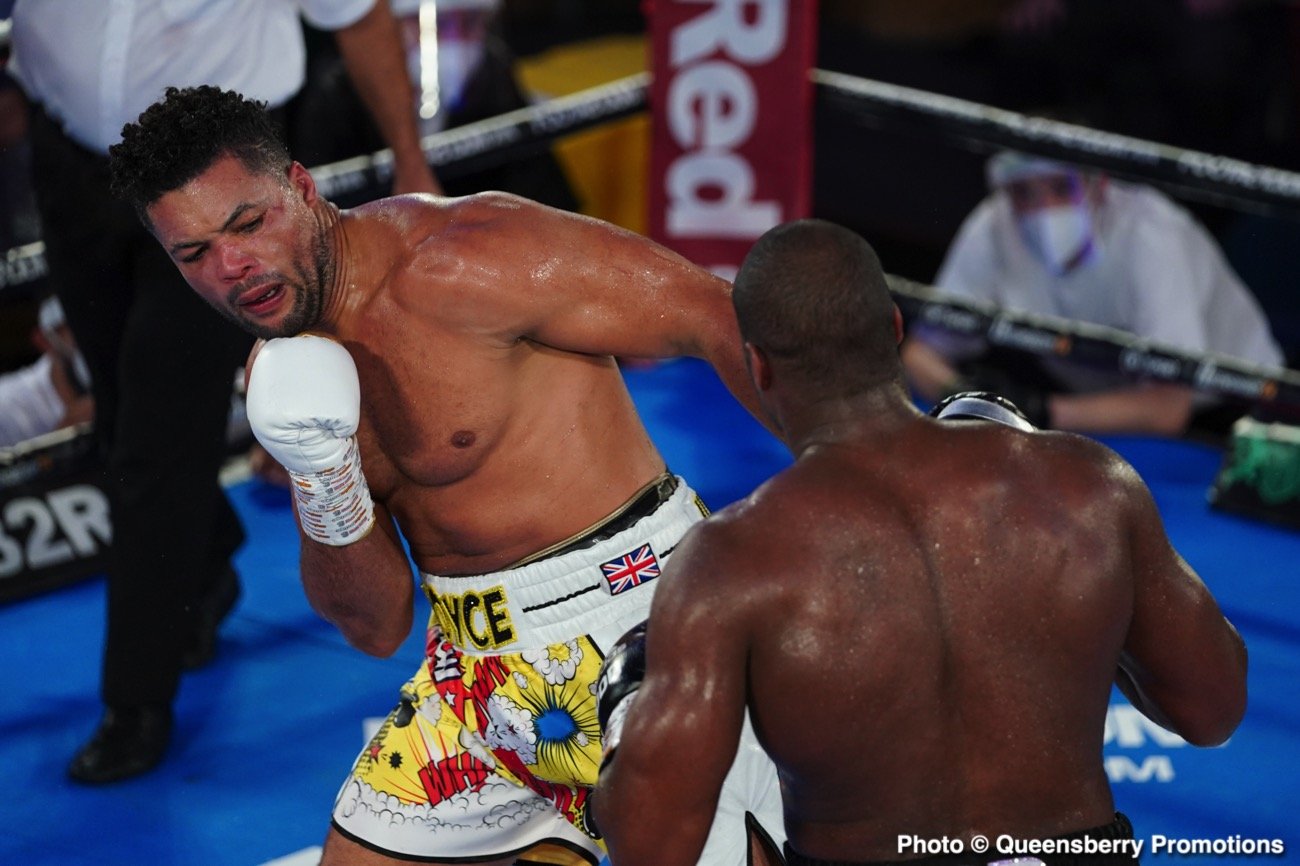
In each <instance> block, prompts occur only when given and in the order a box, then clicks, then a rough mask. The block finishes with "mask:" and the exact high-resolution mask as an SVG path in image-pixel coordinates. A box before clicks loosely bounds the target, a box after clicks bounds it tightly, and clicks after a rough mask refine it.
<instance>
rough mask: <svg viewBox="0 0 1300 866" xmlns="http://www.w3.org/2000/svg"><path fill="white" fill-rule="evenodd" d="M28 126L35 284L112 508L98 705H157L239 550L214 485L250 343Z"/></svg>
mask: <svg viewBox="0 0 1300 866" xmlns="http://www.w3.org/2000/svg"><path fill="white" fill-rule="evenodd" d="M33 114H34V117H33V120H32V127H31V137H32V143H33V179H34V185H35V188H36V196H37V203H38V208H39V212H40V216H41V224H42V236H43V238H44V240H45V255H46V261H47V262H48V264H49V276H50V282H51V284H52V285H53V287H54V289H55V291H56V293H57V294H58V296H59V299H60V301H61V302H62V303H63V307H64V310H65V313H66V315H67V319H68V324H69V325H70V326H71V328H72V332H73V334H74V335H75V336H76V339H77V343H78V345H79V347H80V349H81V351H82V353H83V354H84V355H85V358H86V363H87V364H88V365H89V367H90V371H91V375H92V377H93V379H94V383H93V393H94V397H95V433H96V436H97V437H98V440H99V446H100V448H101V452H102V455H103V465H104V469H105V473H106V488H107V491H108V496H109V502H110V507H111V511H112V522H113V544H112V548H111V552H110V555H109V566H108V607H107V615H108V627H107V635H106V640H105V645H104V663H103V679H102V682H101V693H102V696H103V699H104V701H105V702H106V703H107V704H110V705H114V706H139V705H143V704H159V703H170V702H171V700H172V699H173V698H174V697H175V695H176V690H177V687H178V685H179V681H180V673H181V656H182V653H183V652H184V650H185V648H186V646H187V644H188V641H189V640H190V638H191V635H192V633H193V630H194V626H195V609H196V606H197V604H198V603H199V601H200V600H201V599H202V598H203V596H204V595H205V594H206V593H207V592H208V591H209V590H210V589H211V588H212V587H213V586H214V584H215V583H216V581H217V579H218V578H219V577H220V576H221V575H222V573H223V572H224V570H225V569H226V568H227V567H228V565H229V562H230V557H231V555H232V554H233V553H234V552H235V550H236V549H237V548H238V547H239V546H240V544H242V543H243V528H242V527H241V526H240V523H239V519H238V518H237V517H236V515H235V513H234V510H233V509H232V508H231V506H230V503H229V501H228V500H227V499H226V497H225V495H224V493H223V492H222V490H221V487H220V485H219V484H218V481H217V473H218V471H219V470H220V467H221V464H222V461H223V460H224V458H225V456H226V442H225V427H226V421H227V415H228V412H229V409H230V395H231V385H232V382H233V381H234V374H235V370H236V368H237V367H238V366H239V364H240V363H241V362H242V361H243V359H244V358H245V357H246V355H247V352H248V349H249V348H250V346H251V345H252V338H251V337H250V336H248V335H246V334H244V333H242V332H241V331H239V330H238V329H237V328H236V327H235V326H234V325H232V324H230V323H228V322H226V320H225V319H223V318H221V317H220V316H219V315H218V314H217V313H216V312H214V311H213V310H211V309H210V308H209V307H208V306H207V305H206V304H205V303H204V302H203V301H202V300H200V299H199V297H198V295H197V294H195V293H194V291H193V290H192V289H190V287H189V286H188V285H187V284H186V283H185V281H184V280H183V279H182V278H181V276H180V273H179V272H178V271H177V269H176V266H175V265H174V264H173V263H172V262H171V260H170V259H169V258H168V257H167V255H166V254H165V253H164V252H163V249H162V247H161V246H160V245H159V244H158V242H157V241H156V240H154V238H153V236H152V235H150V234H149V233H148V232H147V231H145V229H144V227H143V226H142V225H141V224H140V222H139V220H138V219H137V218H136V216H135V214H134V212H133V211H132V210H131V209H130V208H129V207H128V206H126V205H125V204H123V203H121V202H119V201H117V200H116V199H114V198H112V196H111V195H110V194H109V192H108V161H107V158H105V157H103V156H100V155H98V154H94V153H92V152H90V151H87V150H85V149H84V148H82V147H80V146H79V145H78V144H76V143H75V142H73V141H72V140H70V139H69V138H67V137H66V136H65V135H63V133H62V131H61V130H60V129H59V128H58V126H57V125H56V124H55V123H53V122H52V121H51V120H50V119H49V118H47V117H46V116H45V115H44V114H43V113H42V112H41V111H40V110H39V109H36V110H35V111H34V112H33Z"/></svg>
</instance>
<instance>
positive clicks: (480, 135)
mask: <svg viewBox="0 0 1300 866" xmlns="http://www.w3.org/2000/svg"><path fill="white" fill-rule="evenodd" d="M809 75H810V78H811V80H812V81H813V83H814V84H815V86H816V87H817V92H818V98H819V101H820V102H821V103H822V104H824V105H826V106H827V107H828V108H831V109H833V110H842V111H844V112H845V113H847V114H854V115H859V116H872V117H876V118H882V117H887V118H889V119H891V120H894V121H897V122H899V124H900V125H901V126H903V127H906V126H908V125H909V124H910V125H911V126H913V127H917V126H920V127H922V128H925V129H926V130H927V131H931V132H932V131H934V130H938V131H939V132H941V133H943V134H945V135H947V136H949V137H951V138H957V139H961V140H964V141H967V142H970V141H974V142H976V143H978V144H981V145H984V146H987V147H988V148H989V149H995V148H998V147H1019V148H1022V149H1026V150H1031V151H1032V152H1035V153H1039V154H1041V155H1044V156H1054V157H1058V158H1065V159H1069V160H1072V161H1075V162H1081V163H1085V164H1088V165H1094V166H1096V167H1098V168H1102V169H1106V170H1108V171H1113V172H1115V173H1116V174H1118V175H1122V176H1127V177H1130V178H1133V179H1136V180H1144V181H1150V182H1154V183H1157V184H1164V185H1166V186H1169V187H1172V188H1174V189H1176V190H1178V192H1179V194H1180V195H1186V196H1189V197H1193V198H1201V199H1203V200H1210V201H1213V202H1214V203H1217V204H1228V205H1231V206H1234V207H1236V208H1237V209H1242V210H1264V211H1270V212H1271V211H1278V210H1281V211H1285V212H1288V213H1293V214H1300V173H1297V172H1292V171H1287V170H1285V169H1280V168H1272V167H1269V166H1260V165H1255V164H1252V163H1248V162H1243V161H1242V160H1238V159H1233V158H1230V157H1224V156H1216V155H1214V154H1209V153H1203V152H1200V151H1194V150H1187V149H1185V148H1179V147H1174V146H1172V145H1167V144H1160V143H1158V142H1152V141H1146V140H1143V139H1139V138H1133V137H1131V136H1125V135H1119V134H1116V133H1110V132H1104V131H1101V130H1096V129H1090V128H1088V127H1084V126H1077V125H1075V124H1069V123H1062V122H1060V121H1056V120H1050V119H1047V118H1042V117H1032V116H1029V115H1025V114H1020V113H1017V112H1014V111H1008V110H1005V109H1001V108H994V107H992V106H988V105H983V104H980V103H977V102H971V101H969V100H965V99H959V98H956V97H951V96H943V95H940V94H936V93H929V92H927V91H923V90H917V89H915V88H910V87H903V86H900V85H894V84H886V83H884V82H880V81H873V80H871V79H866V78H857V77H854V76H851V75H845V74H843V73H838V72H830V71H827V70H824V69H813V70H810V72H809ZM649 81H650V74H649V73H646V72H642V73H638V74H636V75H630V76H627V77H626V78H621V79H617V80H615V81H611V82H609V83H607V84H603V85H599V86H597V87H593V88H589V89H587V90H583V91H579V92H577V93H574V94H571V95H569V96H565V97H559V98H556V99H552V100H548V101H546V102H543V103H539V104H537V105H532V106H528V107H525V108H521V109H518V110H516V111H512V112H509V113H507V114H503V115H500V116H498V117H491V118H487V119H485V120H480V121H476V122H474V123H470V124H466V125H465V126H460V127H457V128H455V129H450V130H444V131H443V132H438V133H434V134H433V135H429V136H425V137H424V138H423V139H422V140H421V144H422V146H423V148H424V150H425V153H426V155H427V156H428V158H429V162H430V164H431V165H433V166H435V167H436V168H437V169H438V171H439V173H441V174H445V175H447V176H449V177H450V176H455V175H456V174H461V173H465V172H468V171H473V170H475V169H477V168H480V167H483V166H485V165H490V164H498V163H501V162H506V161H509V160H511V159H514V158H517V157H518V156H519V155H521V154H522V153H529V152H532V151H534V150H536V149H537V148H540V147H542V146H544V144H545V143H546V142H549V141H551V140H552V139H555V138H558V137H560V136H562V135H567V134H569V133H572V132H577V131H580V130H582V129H586V128H589V127H591V126H595V125H597V124H601V123H605V122H608V121H610V120H615V119H618V118H620V117H625V116H629V115H632V114H635V113H636V112H638V111H641V110H643V109H644V108H645V107H646V105H647V91H648V86H649ZM311 172H312V176H313V177H315V178H316V179H317V184H318V186H320V188H321V191H322V193H323V194H324V195H326V196H327V197H328V196H340V195H346V194H349V193H353V192H357V191H360V190H363V189H367V188H369V187H382V185H383V184H385V183H387V182H388V180H389V179H390V178H391V177H392V152H391V151H389V150H381V151H378V152H377V153H374V154H369V155H363V156H358V157H354V158H351V159H345V160H341V161H339V162H335V163H329V164H327V165H321V166H318V167H316V168H313V169H312V170H311ZM43 256H44V245H43V244H42V243H41V242H40V241H36V242H35V243H31V244H27V245H25V246H22V247H15V248H13V249H10V250H7V251H6V253H5V255H4V258H3V262H0V289H3V288H5V287H6V286H15V285H20V284H22V283H26V282H31V281H33V280H36V279H39V278H40V277H43V276H44V275H45V265H44V261H43Z"/></svg>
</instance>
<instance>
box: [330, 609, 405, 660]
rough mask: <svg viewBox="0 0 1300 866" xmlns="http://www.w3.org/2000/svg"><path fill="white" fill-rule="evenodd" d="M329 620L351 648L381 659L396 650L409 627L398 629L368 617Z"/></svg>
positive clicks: (403, 640) (402, 641)
mask: <svg viewBox="0 0 1300 866" xmlns="http://www.w3.org/2000/svg"><path fill="white" fill-rule="evenodd" d="M327 619H328V617H327ZM331 621H332V622H333V623H334V625H335V627H337V628H338V630H339V631H340V632H342V634H343V637H344V638H345V639H346V640H347V642H348V644H350V645H351V646H352V647H353V648H355V649H358V650H361V652H363V653H365V654H366V655H371V656H374V657H376V658H381V659H386V658H388V657H390V656H391V655H392V654H393V653H395V652H397V650H398V648H399V647H400V646H401V645H402V644H403V643H404V642H405V641H406V637H407V635H408V634H409V633H410V629H404V630H399V629H396V628H393V627H392V626H391V625H388V624H382V623H376V622H374V621H373V620H369V619H351V620H345V619H333V620H331Z"/></svg>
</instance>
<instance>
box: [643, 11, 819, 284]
mask: <svg viewBox="0 0 1300 866" xmlns="http://www.w3.org/2000/svg"><path fill="white" fill-rule="evenodd" d="M647 7H648V11H649V17H650V27H651V35H652V43H653V48H652V50H653V56H652V71H653V76H654V79H653V83H652V84H651V87H650V107H651V117H652V124H653V135H652V146H651V156H650V235H651V237H653V238H654V239H655V240H657V241H659V242H660V243H662V244H664V245H665V246H667V247H669V248H670V249H672V250H675V251H676V252H678V253H681V254H682V255H683V256H685V257H686V258H688V259H690V260H691V261H693V262H695V263H697V264H700V265H703V266H704V267H707V268H709V269H710V270H712V271H714V272H715V273H718V274H721V275H722V276H724V277H727V278H728V279H730V278H731V277H733V276H734V275H735V272H736V269H737V268H739V267H740V262H741V260H742V259H743V258H744V257H745V254H746V253H747V252H748V251H749V248H750V247H751V246H752V245H753V243H754V241H755V240H756V239H757V238H758V236H759V235H761V234H763V232H765V231H767V230H768V229H769V228H771V227H772V226H775V225H777V224H779V223H782V222H785V221H787V220H791V219H797V218H799V217H805V216H808V214H809V207H810V198H811V182H812V85H811V83H810V81H809V78H808V72H809V70H811V69H812V67H813V61H814V55H815V42H816V24H817V21H816V11H817V10H816V2H815V0H652V2H650V3H648V4H647Z"/></svg>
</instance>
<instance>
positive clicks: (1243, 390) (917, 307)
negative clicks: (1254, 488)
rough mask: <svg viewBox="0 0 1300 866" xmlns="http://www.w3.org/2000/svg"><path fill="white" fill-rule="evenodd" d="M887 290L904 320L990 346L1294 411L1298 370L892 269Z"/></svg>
mask: <svg viewBox="0 0 1300 866" xmlns="http://www.w3.org/2000/svg"><path fill="white" fill-rule="evenodd" d="M887 279H888V281H889V289H890V292H891V294H893V296H894V299H895V301H896V302H897V303H898V306H899V308H900V309H901V310H902V312H903V314H904V316H905V317H906V318H907V320H908V322H920V323H925V324H927V325H932V326H934V327H939V328H943V329H945V330H947V331H950V332H953V333H957V334H962V335H965V336H971V337H979V338H982V339H985V340H987V341H988V342H989V343H990V344H993V345H996V346H1001V347H1004V348H1007V349H1014V350H1018V351H1022V352H1027V353H1029V354H1032V355H1038V356H1041V357H1049V358H1069V359H1070V360H1072V361H1077V362H1079V363H1081V364H1087V365H1089V366H1092V367H1096V368H1109V369H1113V370H1118V371H1119V372H1121V373H1123V374H1125V375H1126V376H1131V377H1133V378H1134V379H1138V378H1141V379H1146V380H1153V381H1159V382H1170V383H1178V384H1185V385H1191V386H1192V387H1194V388H1195V389H1196V390H1197V391H1201V392H1207V393H1214V394H1219V395H1221V396H1224V397H1229V398H1232V399H1234V400H1238V401H1246V402H1249V403H1259V404H1266V405H1269V406H1270V407H1272V408H1278V409H1285V410H1287V411H1288V414H1295V415H1297V416H1300V372H1297V371H1295V370H1289V369H1287V368H1284V367H1269V366H1265V365H1261V364H1252V363H1250V362H1248V361H1242V360H1238V359H1236V358H1230V357H1227V356H1225V355H1218V354H1215V353H1198V352H1188V351H1185V350H1182V349H1177V348H1174V347H1172V346H1169V345H1166V344H1163V343H1158V342H1154V341H1151V340H1146V339H1143V338H1141V337H1138V336H1136V335H1135V334H1131V333H1129V332H1127V331H1121V330H1118V329H1116V328H1109V327H1105V326H1102V325H1094V324H1091V323H1089V322H1078V321H1072V320H1070V319H1062V318H1059V317H1056V316H1043V315H1036V314H1033V313H1022V312H1018V311H1015V310H1008V309H1004V308H1001V307H999V306H997V305H996V304H993V303H988V302H983V301H975V300H971V299H969V298H962V297H958V296H956V295H950V294H946V293H943V292H940V291H938V290H936V289H935V288H934V287H932V286H928V285H925V284H923V283H917V282H914V281H912V280H908V279H905V278H903V277H899V276H896V275H893V274H889V275H887Z"/></svg>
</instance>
